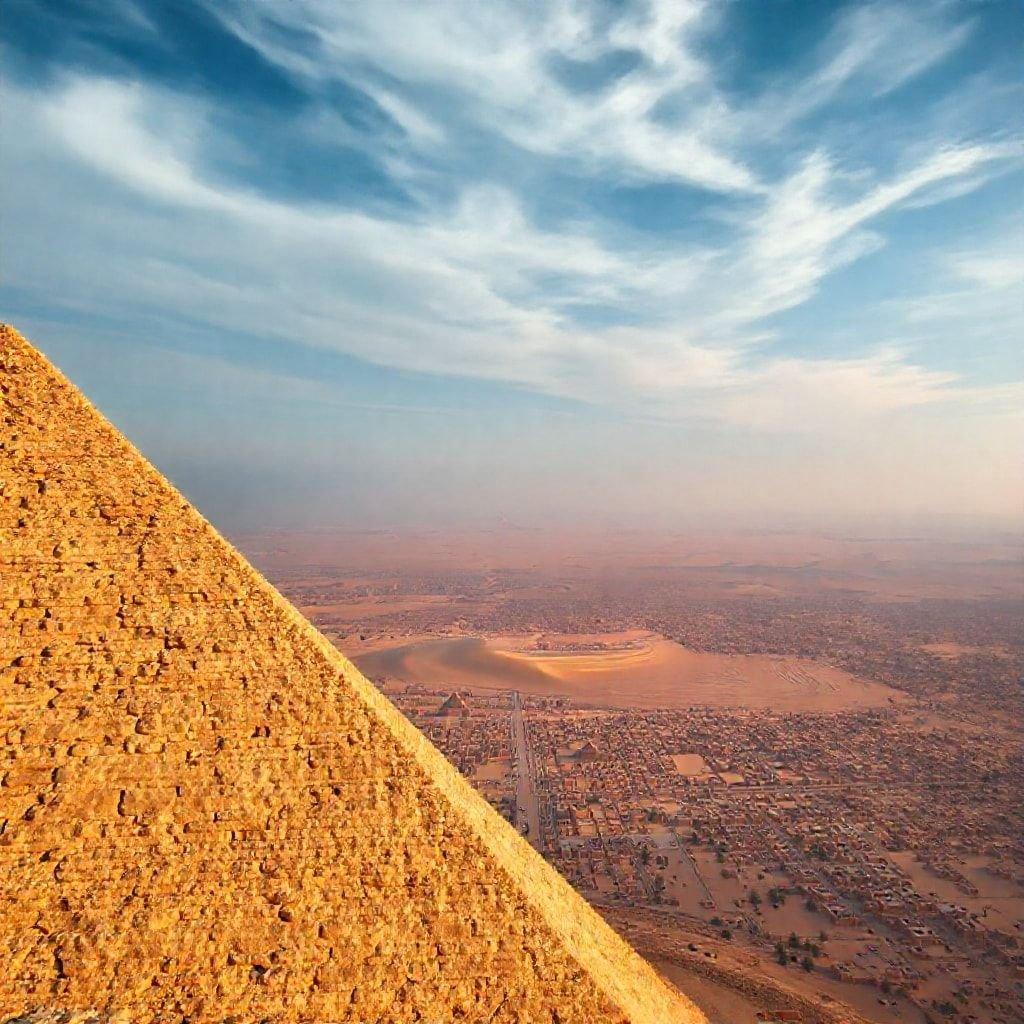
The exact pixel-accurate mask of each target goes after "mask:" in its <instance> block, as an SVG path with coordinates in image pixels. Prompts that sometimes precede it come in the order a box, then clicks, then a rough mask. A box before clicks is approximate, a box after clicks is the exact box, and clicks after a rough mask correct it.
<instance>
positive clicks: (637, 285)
mask: <svg viewBox="0 0 1024 1024" xmlns="http://www.w3.org/2000/svg"><path fill="white" fill-rule="evenodd" d="M126 10H128V11H130V12H131V14H132V17H133V18H135V19H136V22H135V24H136V28H137V27H138V25H142V24H145V25H147V26H148V27H147V28H146V30H145V31H146V33H147V34H148V35H149V36H151V37H152V39H154V40H157V41H159V40H160V33H161V31H164V29H162V28H161V24H160V23H158V19H156V18H155V16H154V17H153V18H150V17H149V16H148V15H147V8H146V5H145V4H144V3H141V2H138V3H131V4H128V5H127V6H126ZM389 12H391V13H389ZM731 13H734V12H732V11H731V8H728V7H726V6H724V5H718V4H708V3H702V2H678V0H650V2H641V3H635V4H629V5H625V6H624V7H620V6H618V5H609V6H605V5H602V4H583V3H578V2H574V0H553V2H551V3H546V4H537V5H532V4H531V5H526V6H523V5H520V4H514V3H505V2H497V3H492V4H472V5H466V4H464V3H461V2H454V0H453V2H449V3H438V4H430V5H416V4H410V5H408V6H407V7H403V8H402V11H401V19H400V21H401V24H400V26H398V25H397V23H396V18H395V15H394V13H393V8H392V5H386V6H381V5H376V4H336V3H333V2H329V0H266V2H265V3H262V4H259V5H251V4H241V5H235V4H213V3H210V4H208V5H207V15H208V18H209V23H210V24H211V25H212V24H217V25H219V26H220V29H219V31H222V32H224V33H227V34H228V36H229V37H230V39H232V40H233V41H234V42H235V43H236V44H237V45H238V46H240V47H244V48H245V51H244V52H245V53H246V54H250V55H253V56H251V59H252V60H254V61H262V62H265V63H266V66H267V67H271V68H273V69H276V70H275V74H278V75H281V76H284V78H285V80H286V81H287V82H288V83H289V84H288V89H289V90H290V92H289V95H291V94H292V93H294V94H295V95H300V96H302V97H303V99H302V101H301V102H297V103H295V104H293V107H294V109H292V108H291V107H290V108H289V109H288V111H287V113H281V112H278V113H276V114H275V112H274V111H273V110H269V111H264V112H262V113H260V115H259V116H260V118H266V121H265V122H264V121H262V120H261V121H259V123H258V124H257V123H256V122H255V121H254V119H253V117H254V115H253V114H252V112H251V110H250V109H249V101H248V99H246V100H245V101H244V102H243V101H239V102H238V103H237V104H235V105H234V106H228V105H227V100H225V98H224V95H223V94H222V93H221V92H218V91H216V90H212V89H209V88H199V87H196V86H195V84H194V82H192V81H191V80H190V79H186V83H185V84H182V83H181V82H178V81H177V80H166V79H158V78H157V77H156V76H155V75H154V76H147V75H146V74H145V73H143V71H142V70H140V71H139V72H138V73H136V74H131V75H126V74H125V73H124V71H123V68H122V66H121V65H120V64H118V63H115V64H114V65H113V67H107V66H104V67H99V66H96V67H91V66H85V67H83V66H81V65H79V66H78V68H77V70H74V71H71V70H64V69H62V68H55V69H54V70H53V71H52V73H51V75H50V76H49V77H48V78H46V79H45V80H39V81H31V82H24V81H23V82H21V83H18V82H9V83H8V84H7V87H6V102H5V119H6V122H7V127H6V136H7V138H8V140H9V142H10V143H11V149H12V151H13V152H12V153H10V154H9V155H8V159H11V160H17V161H18V165H17V166H18V171H19V173H18V174H16V175H8V176H7V177H8V178H9V179H10V182H11V184H10V187H9V189H8V195H7V199H6V204H7V206H8V210H7V214H6V221H7V224H8V228H7V230H8V233H9V235H10V236H11V237H13V238H15V239H16V240H17V245H16V246H15V247H13V248H12V249H11V250H10V251H11V256H10V258H9V260H8V264H9V265H8V267H7V278H8V284H10V285H12V286H13V287H15V288H17V289H21V290H22V291H24V292H25V293H32V292H33V291H36V292H38V290H39V289H40V288H41V284H40V282H45V288H46V291H48V292H49V293H51V294H54V295H59V296H60V297H61V302H62V303H63V304H64V305H65V306H70V307H74V308H77V309H78V310H80V311H83V312H87V313H89V314H90V315H94V316H100V315H102V316H112V315H118V316H122V317H125V316H128V315H129V312H130V313H131V315H134V316H136V317H138V318H139V321H140V322H152V321H153V320H155V319H156V318H160V317H164V318H168V317H174V316H176V315H178V314H179V313H180V312H181V311H182V309H183V307H185V306H187V316H188V318H189V319H190V320H192V321H195V322H198V323H201V324H203V325H204V326H206V327H210V328H214V329H220V330H225V331H232V332H248V333H249V334H251V335H252V336H253V337H259V338H268V337H272V338H277V339H280V340H283V341H286V342H287V343H289V344H292V345H299V346H304V347H308V348H312V349H319V350H330V351H335V352H344V353H346V354H349V355H353V356H356V357H358V358H360V359H363V360H366V361H368V362H371V363H374V364H377V365H380V366H386V367H391V368H396V369H399V370H403V371H415V372H418V373H429V374H435V375H447V376H451V377H457V378H463V379H466V380H474V379H477V380H487V381H497V382H502V383H506V384H510V385H513V386H515V387H518V388H524V389H529V390H532V391H535V392H538V393H543V394H546V395H553V396H559V397H563V398H568V399H572V400H576V401H582V402H586V403H591V404H593V405H595V406H599V407H602V408H606V409H613V410H615V411H616V413H617V414H618V415H622V416H625V417H634V418H635V417H641V418H642V417H648V418H656V419H660V420H664V421H666V422H667V421H675V422H690V421H693V422H700V423H711V424H721V425H724V426H726V427H728V428H729V429H736V430H741V431H749V432H754V433H758V432H759V433H762V434H773V435H774V434H785V433H787V432H788V433H791V434H793V435H807V434H829V433H831V434H833V435H836V436H840V435H849V434H850V433H852V432H855V431H857V430H864V429H865V424H869V423H874V424H883V423H888V424H891V423H893V422H895V420H896V419H899V418H900V417H905V416H912V415H916V414H917V413H920V412H921V411H922V410H929V409H939V408H946V409H948V408H951V407H957V408H960V409H964V410H966V409H979V408H981V409H987V410H989V411H990V412H991V413H992V414H993V415H997V414H998V415H1003V414H1004V413H1005V412H1006V410H1007V408H1008V396H1009V397H1010V398H1013V397H1015V396H1016V395H1017V392H1016V391H1015V390H1014V388H1015V385H1014V384H1013V383H1012V382H1011V381H1009V380H991V379H989V380H986V381H984V382H981V383H979V382H978V381H976V380H970V379H968V378H967V377H966V376H965V374H964V372H963V371H962V370H959V369H957V368H954V367H952V366H951V365H950V362H949V360H946V361H944V362H942V361H939V362H933V361H931V360H930V354H929V348H928V344H927V341H928V331H929V330H931V329H932V328H933V327H934V325H935V324H936V322H937V321H938V320H939V319H940V318H941V317H943V316H949V317H957V318H958V319H959V320H961V321H963V320H964V319H965V318H964V317H963V316H960V315H959V314H958V313H957V312H956V310H955V309H954V307H957V308H959V309H960V310H961V311H962V310H963V309H973V310H980V309H982V308H983V307H985V304H986V303H987V307H986V308H988V309H989V311H990V314H991V315H990V316H989V317H988V318H987V320H986V321H985V324H983V325H981V326H980V327H978V328H977V329H978V330H979V331H980V332H981V335H984V336H986V337H989V336H990V335H991V332H992V331H993V330H995V329H997V328H996V327H994V326H993V325H1004V324H1009V323H1011V322H1012V321H1011V314H1010V312H1009V310H1010V306H1011V305H1012V300H1011V299H1010V297H1009V295H1010V289H1012V288H1014V287H1016V286H1018V285H1019V283H1020V280H1021V274H1022V264H1021V260H1020V255H1019V250H1015V249H1014V248H1013V246H1012V245H1011V244H1007V245H1005V246H1004V247H1003V248H998V247H996V248H991V247H989V248H986V247H984V246H980V247H975V248H970V247H959V248H958V247H951V246H950V245H949V244H948V243H945V242H944V241H942V240H941V239H940V240H939V241H938V242H929V240H928V239H927V238H925V239H924V241H923V242H921V241H915V242H914V243H913V244H914V245H915V246H919V248H918V249H915V253H919V254H920V259H921V260H922V261H927V262H929V263H936V262H937V263H938V264H939V265H941V268H942V274H943V275H944V277H943V278H942V286H941V290H940V289H939V288H935V289H931V290H929V289H923V288H922V287H920V285H919V284H914V285H911V284H910V283H908V285H907V288H906V293H905V294H903V295H901V296H900V298H899V299H898V300H894V299H893V298H892V297H891V295H887V296H882V297H880V298H878V299H876V300H874V308H873V313H872V316H871V317H870V327H871V332H870V333H867V334H864V335H863V336H861V337H859V338H857V340H856V342H855V343H853V344H847V345H845V346H843V347H841V348H840V349H839V350H834V349H830V350H828V351H825V349H824V340H825V339H828V338H833V337H834V336H835V332H834V331H833V325H832V323H830V322H828V320H827V318H823V317H822V316H821V315H820V314H819V316H818V318H817V319H816V320H815V319H813V318H811V319H807V320H804V321H802V322H801V324H800V326H799V328H793V327H792V325H791V324H787V322H786V318H787V316H793V315H794V314H795V313H797V312H798V311H800V310H801V309H802V308H803V307H806V306H807V305H808V304H810V303H811V302H812V300H815V299H816V298H820V297H822V296H823V295H832V296H834V299H835V302H834V308H835V309H849V307H850V304H851V300H849V299H847V298H846V297H845V295H844V294H843V291H842V289H841V287H839V286H838V285H837V282H838V281H840V280H842V279H843V276H844V274H847V273H849V272H851V271H852V270H853V269H855V268H858V267H861V266H864V265H867V263H868V259H869V258H870V257H873V256H874V257H876V258H877V257H878V256H880V255H881V254H884V253H885V252H886V250H887V249H890V248H892V247H893V246H894V245H905V244H907V243H906V242H905V240H904V238H903V237H902V236H901V232H900V228H899V219H900V218H901V217H908V216H911V215H914V216H919V217H920V216H932V215H934V217H935V218H936V223H938V218H940V217H941V215H942V214H941V211H942V210H943V209H945V208H946V207H947V206H948V205H950V204H952V203H953V202H954V201H956V200H963V199H964V198H965V197H969V196H971V195H972V194H974V193H976V192H978V191H980V190H983V189H984V188H985V187H987V186H989V185H990V184H991V183H992V182H994V181H996V180H997V179H998V177H999V176H1000V175H1002V174H1007V173H1019V171H1020V169H1021V167H1022V163H1024V156H1022V149H1021V143H1020V132H1019V128H1018V127H1017V126H1016V125H1014V124H1013V123H1012V122H1011V121H1009V120H1008V121H1006V123H1004V124H1002V125H1001V126H1000V128H999V130H997V131H992V132H988V133H977V132H975V133H967V132H965V131H948V132H942V131H937V130H936V126H935V122H934V119H932V118H928V117H922V118H921V119H920V121H918V120H917V119H915V117H914V116H913V115H912V114H907V115H905V116H903V119H902V121H901V130H900V132H898V133H893V132H892V131H891V125H892V123H893V119H894V118H899V117H900V116H901V108H899V107H898V105H896V106H894V104H896V99H895V97H897V96H898V94H899V93H900V92H901V90H904V89H905V87H907V86H910V85H911V84H912V83H913V82H914V81H915V80H916V79H918V78H919V77H920V76H922V75H924V74H926V73H930V72H933V71H935V70H936V69H937V68H941V67H942V65H943V62H944V61H949V60H950V59H951V58H952V57H953V56H954V55H956V54H957V53H958V52H960V51H961V50H963V49H964V48H965V47H967V46H968V45H969V43H970V41H971V40H972V39H973V38H974V36H975V34H976V33H977V31H978V20H979V18H980V15H979V14H977V13H975V12H974V11H973V9H972V10H971V11H960V9H958V8H951V7H948V6H943V5H940V6H938V7H936V8H935V10H934V12H933V14H934V17H922V16H921V15H920V12H918V11H916V10H914V9H912V8H909V7H905V6H902V5H896V4H875V5H870V6H859V7H855V8H853V9H850V10H848V11H847V12H846V13H841V14H839V15H838V16H836V17H834V18H831V19H826V20H823V21H822V24H821V26H820V31H819V33H818V35H817V38H816V39H815V40H813V41H812V43H811V44H810V45H809V46H807V47H806V49H805V52H803V53H802V54H800V55H799V57H798V59H795V60H793V61H790V62H789V63H788V65H787V66H786V67H782V68H771V67H769V68H768V69H766V70H764V71H763V72H762V73H761V74H760V75H759V76H755V77H754V78H752V79H751V81H750V82H748V83H745V84H744V85H743V87H742V88H740V87H734V86H732V85H730V82H729V81H728V75H726V74H725V72H724V70H723V64H727V63H728V59H727V58H731V59H732V60H733V61H735V60H736V54H734V53H731V51H730V49H729V47H730V45H731V43H732V37H731V24H730V21H729V16H730V14H731ZM154 45H156V44H155V43H154ZM119 59H120V58H119ZM974 88H980V86H978V85H977V80H975V86H974ZM880 109H884V110H885V111H886V113H885V116H884V117H875V112H877V111H878V110H880ZM852 110H856V111H857V113H851V111H852ZM818 123H820V124H822V125H823V127H821V130H820V131H815V130H814V129H812V127H810V126H811V125H813V124H818ZM847 125H854V126H855V127H856V139H855V140H854V142H851V143H850V144H846V139H845V137H844V136H843V133H842V130H841V129H842V128H844V127H845V126H847ZM837 126H838V127H837ZM264 130H266V131H267V132H268V133H275V132H276V133H281V134H280V140H281V141H280V143H276V142H274V141H273V139H276V138H278V136H277V135H274V136H273V139H272V140H271V141H269V142H267V143H265V144H261V141H260V134H261V132H263V131H264ZM225 138H229V140H230V143H231V144H230V145H226V144H225V143H224V139H225ZM261 145H262V148H260V146H261ZM290 147H294V148H295V150H296V152H295V153H294V154H290V152H289V149H290ZM354 151H358V152H359V154H360V156H361V157H365V160H366V164H365V167H366V170H365V174H366V175H367V176H368V177H369V178H370V179H371V180H372V181H373V182H374V183H377V182H378V178H379V179H380V180H381V181H384V182H385V183H386V184H387V185H388V186H389V187H393V189H394V193H393V194H394V195H395V196H400V197H401V201H399V200H397V199H396V200H394V201H391V200H388V199H384V200H379V201H378V200H374V201H371V200H370V199H369V198H368V197H369V196H370V194H371V192H372V189H370V188H369V187H367V188H365V189H361V188H360V186H359V181H358V180H356V182H355V184H354V185H352V187H351V188H349V189H348V191H346V192H345V193H344V194H343V195H340V196H339V195H338V194H336V192H335V191H334V190H332V188H331V187H330V186H331V181H330V179H331V175H332V174H333V173H334V172H335V171H337V173H338V174H341V173H342V172H344V173H346V174H351V173H354V172H352V170H351V167H350V166H349V165H350V163H351V159H352V158H351V154H352V153H353V152H354ZM239 152H241V153H242V154H243V157H242V158H239V157H238V155H237V154H238V153H239ZM286 158H287V159H286ZM278 163H280V164H281V166H280V167H278V166H277V164H278ZM271 164H272V165H273V166H272V167H271V166H269V165H271ZM275 170H276V171H279V173H280V176H283V177H284V178H286V180H287V184H288V188H283V187H280V186H281V181H280V180H279V178H274V177H273V176H272V175H271V172H272V171H275ZM312 172H316V174H317V177H316V179H315V184H316V187H314V186H313V185H311V184H309V183H310V182H311V181H313V178H312V177H311V175H312ZM375 176H376V177H375ZM387 194H388V195H390V194H391V193H387ZM651 197H653V198H651ZM666 197H667V198H666ZM647 202H651V203H655V204H656V203H659V202H662V203H664V209H665V211H667V212H666V213H665V214H664V216H663V222H659V220H658V216H657V215H655V216H653V217H652V216H651V215H650V214H646V215H645V217H644V218H642V219H641V218H639V217H635V216H634V214H633V212H631V211H634V210H635V206H629V205H628V204H629V203H632V204H642V203H647ZM673 204H676V205H673ZM679 210H683V211H685V212H683V213H680V212H678V211H679ZM668 211H675V212H668ZM915 211H916V212H915ZM928 245H932V247H933V248H936V247H937V249H936V251H932V250H929V249H927V246H928ZM851 315H852V314H851ZM986 325H987V326H986ZM998 329H1000V330H1001V329H1003V327H1002V326H999V327H998ZM986 331H987V332H988V334H986ZM819 339H820V340H821V342H822V350H821V351H818V350H817V345H816V342H817V341H818V340H819ZM239 379H240V385H241V384H244V385H245V386H247V387H249V386H251V385H252V384H253V380H252V378H251V377H246V376H245V373H243V372H242V371H240V378H239ZM260 386H262V378H261V384H260ZM288 387H289V388H294V387H296V385H294V384H293V383H290V384H289V385H288ZM316 393H317V394H318V395H319V394H321V392H320V390H319V389H318V390H317V392H316Z"/></svg>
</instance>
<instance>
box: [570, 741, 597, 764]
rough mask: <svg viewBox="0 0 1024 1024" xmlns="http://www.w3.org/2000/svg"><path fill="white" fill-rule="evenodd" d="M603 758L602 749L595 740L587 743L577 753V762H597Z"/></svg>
mask: <svg viewBox="0 0 1024 1024" xmlns="http://www.w3.org/2000/svg"><path fill="white" fill-rule="evenodd" d="M600 756H601V749H600V747H598V745H597V744H596V743H595V742H594V741H593V740H587V742H586V743H584V744H583V746H582V747H580V749H579V750H577V751H576V760H577V761H596V760H597V759H598V758H599V757H600Z"/></svg>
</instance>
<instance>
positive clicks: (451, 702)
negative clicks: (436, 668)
mask: <svg viewBox="0 0 1024 1024" xmlns="http://www.w3.org/2000/svg"><path fill="white" fill-rule="evenodd" d="M434 714H435V715H438V716H442V717H443V716H445V715H468V714H469V705H468V704H467V703H466V701H465V699H464V698H463V697H462V694H459V693H452V694H450V695H449V696H448V697H446V698H445V701H444V703H443V704H442V705H441V706H440V707H439V708H438V709H437V710H436V711H435V712H434Z"/></svg>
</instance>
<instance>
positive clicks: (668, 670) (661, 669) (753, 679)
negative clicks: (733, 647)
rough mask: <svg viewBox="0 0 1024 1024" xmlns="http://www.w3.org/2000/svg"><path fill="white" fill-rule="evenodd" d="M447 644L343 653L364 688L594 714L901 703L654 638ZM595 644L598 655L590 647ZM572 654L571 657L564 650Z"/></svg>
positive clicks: (861, 684)
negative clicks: (463, 694)
mask: <svg viewBox="0 0 1024 1024" xmlns="http://www.w3.org/2000/svg"><path fill="white" fill-rule="evenodd" d="M540 640H541V638H540V637H539V636H537V635H533V636H496V637H479V636H452V637H444V638H427V639H417V640H413V641H412V642H408V641H405V640H404V641H402V642H399V643H396V644H394V645H388V646H378V647H376V649H373V650H369V651H360V650H358V649H352V650H350V651H349V652H348V653H350V656H351V657H352V658H353V660H354V661H355V663H356V664H357V665H358V666H359V668H360V669H361V670H362V671H363V672H364V673H365V674H366V675H368V676H369V677H370V678H372V679H383V678H387V679H395V680H401V681H403V682H407V683H422V684H424V685H431V686H451V687H452V688H458V687H465V688H470V689H484V690H486V689H497V690H510V689H511V690H518V691H520V692H521V693H526V694H532V695H536V696H551V697H555V696H565V697H571V698H572V699H573V700H576V701H579V702H581V703H584V704H592V705H600V706H603V707H624V708H625V707H636V708H656V707H693V706H697V705H703V706H717V707H750V708H764V707H771V708H776V709H781V710H789V711H821V712H826V711H843V710H850V709H853V708H865V707H881V706H885V705H888V704H890V703H895V702H897V701H900V700H903V699H904V697H903V695H902V694H900V693H899V692H898V691H896V690H893V689H891V688H890V687H887V686H883V685H881V684H879V683H874V682H871V681H869V680H864V679H858V678H856V677H855V676H852V675H850V674H849V673H847V672H844V671H842V670H841V669H838V668H835V667H833V666H831V665H827V664H824V663H820V662H816V661H810V660H807V659H802V658H794V657H776V656H772V655H739V654H713V653H708V652H704V651H693V650H690V649H688V648H686V647H683V646H682V645H680V644H678V643H675V642H674V641H671V640H667V639H665V638H664V637H662V636H659V635H658V634H654V633H642V632H638V631H631V632H626V633H616V634H588V635H586V636H585V637H584V636H576V637H572V638H562V641H563V649H555V650H553V649H538V646H537V644H538V642H539V641H540ZM599 645H600V646H599ZM573 647H575V648H577V649H571V648H573Z"/></svg>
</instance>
